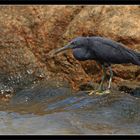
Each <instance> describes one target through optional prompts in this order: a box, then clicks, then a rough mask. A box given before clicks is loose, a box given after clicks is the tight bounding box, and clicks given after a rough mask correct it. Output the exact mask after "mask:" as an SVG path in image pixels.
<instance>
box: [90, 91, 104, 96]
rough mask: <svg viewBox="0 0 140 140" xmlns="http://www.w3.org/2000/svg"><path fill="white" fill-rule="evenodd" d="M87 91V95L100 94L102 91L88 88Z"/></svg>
mask: <svg viewBox="0 0 140 140" xmlns="http://www.w3.org/2000/svg"><path fill="white" fill-rule="evenodd" d="M87 92H88V95H93V94H98V95H99V94H102V93H103V92H104V91H102V90H90V91H87Z"/></svg>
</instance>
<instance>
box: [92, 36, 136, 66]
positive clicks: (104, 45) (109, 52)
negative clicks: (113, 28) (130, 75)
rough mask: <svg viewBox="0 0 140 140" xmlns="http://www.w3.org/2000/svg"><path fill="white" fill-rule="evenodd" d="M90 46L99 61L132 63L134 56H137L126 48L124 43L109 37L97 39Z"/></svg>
mask: <svg viewBox="0 0 140 140" xmlns="http://www.w3.org/2000/svg"><path fill="white" fill-rule="evenodd" d="M90 48H91V49H92V52H93V53H94V55H96V58H97V59H98V60H99V61H103V62H107V63H116V64H120V63H131V60H132V59H133V57H134V58H135V54H133V53H132V52H131V51H130V50H128V49H127V48H125V47H124V46H123V44H121V43H118V42H115V41H112V40H109V39H104V38H100V39H96V40H94V43H93V46H92V47H90Z"/></svg>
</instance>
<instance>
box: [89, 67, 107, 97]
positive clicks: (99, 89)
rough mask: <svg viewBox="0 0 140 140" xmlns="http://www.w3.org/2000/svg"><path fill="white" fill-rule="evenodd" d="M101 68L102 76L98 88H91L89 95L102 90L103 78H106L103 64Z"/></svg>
mask: <svg viewBox="0 0 140 140" xmlns="http://www.w3.org/2000/svg"><path fill="white" fill-rule="evenodd" d="M102 69H103V76H102V80H101V83H100V85H99V87H98V89H97V90H91V91H90V92H89V95H92V94H93V93H96V94H100V93H102V92H103V83H104V80H105V78H106V68H105V66H104V65H102Z"/></svg>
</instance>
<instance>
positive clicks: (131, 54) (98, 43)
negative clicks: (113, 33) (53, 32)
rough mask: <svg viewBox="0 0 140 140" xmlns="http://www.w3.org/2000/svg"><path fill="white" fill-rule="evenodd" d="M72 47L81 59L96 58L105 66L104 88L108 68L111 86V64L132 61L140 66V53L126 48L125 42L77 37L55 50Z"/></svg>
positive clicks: (75, 55)
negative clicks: (107, 68)
mask: <svg viewBox="0 0 140 140" xmlns="http://www.w3.org/2000/svg"><path fill="white" fill-rule="evenodd" d="M66 49H72V51H73V56H74V57H75V59H77V60H79V61H85V60H95V61H98V62H99V63H100V64H101V65H102V68H103V72H104V76H103V77H102V81H101V84H100V86H99V89H100V90H102V89H103V82H104V80H105V77H106V68H105V66H108V67H109V70H110V80H109V86H108V89H110V87H111V82H112V77H113V72H112V69H111V64H124V63H132V64H135V65H139V66H140V53H139V52H135V51H133V50H130V49H128V48H126V47H125V46H124V45H123V44H121V43H119V42H116V41H113V40H111V39H107V38H104V37H97V36H96V37H77V38H75V39H73V40H72V41H71V42H70V43H69V44H68V45H66V46H65V47H63V48H60V49H58V50H56V51H55V54H57V53H59V52H61V51H64V50H66Z"/></svg>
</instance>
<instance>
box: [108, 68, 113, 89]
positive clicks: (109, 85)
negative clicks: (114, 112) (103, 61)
mask: <svg viewBox="0 0 140 140" xmlns="http://www.w3.org/2000/svg"><path fill="white" fill-rule="evenodd" d="M109 71H110V79H109V84H108V90H109V89H110V88H111V83H112V78H113V71H112V68H111V67H109Z"/></svg>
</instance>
